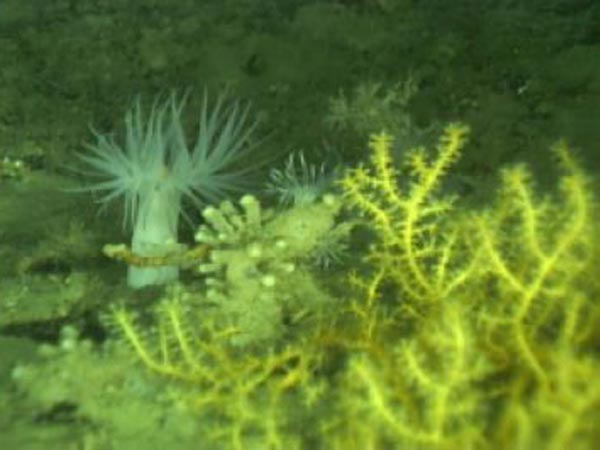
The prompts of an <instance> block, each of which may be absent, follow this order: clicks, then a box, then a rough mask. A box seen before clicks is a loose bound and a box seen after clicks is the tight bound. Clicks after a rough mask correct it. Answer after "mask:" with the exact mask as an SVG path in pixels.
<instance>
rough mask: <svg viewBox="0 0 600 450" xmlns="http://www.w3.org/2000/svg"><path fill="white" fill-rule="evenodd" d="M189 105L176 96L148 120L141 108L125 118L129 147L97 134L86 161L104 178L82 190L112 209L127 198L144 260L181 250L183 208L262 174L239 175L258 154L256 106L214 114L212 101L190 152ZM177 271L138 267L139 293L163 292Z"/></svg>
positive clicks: (131, 279) (134, 278)
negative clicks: (253, 152) (146, 289)
mask: <svg viewBox="0 0 600 450" xmlns="http://www.w3.org/2000/svg"><path fill="white" fill-rule="evenodd" d="M185 103H186V97H185V96H184V97H182V98H180V99H178V98H177V97H176V96H175V95H171V96H170V97H169V98H168V99H167V100H166V101H163V102H160V101H158V100H157V101H155V102H154V104H153V105H152V108H151V110H150V113H149V115H148V117H145V115H144V113H143V111H142V106H141V104H140V102H139V101H138V102H136V103H135V104H134V106H133V107H132V108H131V110H129V111H128V112H127V114H126V116H125V136H124V139H123V142H122V143H119V142H117V141H116V140H115V139H114V137H113V136H107V135H104V134H101V133H98V132H96V131H94V135H95V137H96V143H95V144H91V145H88V146H87V148H88V150H89V152H88V153H83V154H80V155H79V156H80V158H81V160H82V162H83V163H84V165H85V166H87V169H88V170H87V172H89V173H91V175H92V176H94V177H95V178H97V180H98V181H95V182H91V183H90V184H88V185H87V186H85V187H83V188H81V189H80V190H82V191H90V192H93V193H95V194H97V195H98V197H97V199H98V201H99V202H101V203H103V204H106V203H108V202H110V201H111V200H114V199H117V198H122V199H123V200H124V206H125V215H124V220H125V223H126V224H127V225H129V226H131V227H132V228H133V238H132V250H133V251H134V252H135V253H137V254H139V255H142V256H160V255H164V254H166V253H168V252H170V251H172V250H173V246H176V245H177V242H178V241H177V228H178V222H179V217H180V215H181V212H182V200H183V199H184V198H187V199H189V200H190V201H191V202H192V203H193V204H195V205H196V206H198V207H200V206H201V205H202V204H204V203H206V202H214V201H216V200H218V199H219V198H221V197H223V196H225V195H227V193H229V192H231V191H234V190H238V189H239V188H241V187H242V186H243V183H244V182H245V181H247V175H248V172H249V171H250V170H252V169H253V168H256V167H255V166H254V167H248V166H246V167H244V168H240V167H239V164H238V163H239V162H240V159H241V158H242V157H244V156H246V154H247V153H248V151H249V150H250V149H251V148H252V145H251V142H250V138H251V135H252V132H253V131H254V129H255V127H256V121H255V120H253V119H251V118H250V116H249V107H248V105H241V104H240V103H239V102H230V103H229V102H227V100H226V97H225V96H224V95H221V96H219V97H218V99H217V101H216V102H215V104H214V105H212V106H209V102H208V98H207V96H206V95H205V97H204V100H203V103H202V108H201V111H200V120H199V124H198V130H197V136H196V139H195V141H194V143H193V145H192V146H191V147H190V146H188V144H187V140H186V137H185V132H184V129H183V125H182V120H181V114H182V110H183V107H184V106H185ZM177 276H178V271H177V268H176V267H161V268H140V267H130V269H129V274H128V283H129V285H130V286H132V287H142V286H146V285H149V284H161V283H165V282H167V281H169V280H172V279H174V278H177Z"/></svg>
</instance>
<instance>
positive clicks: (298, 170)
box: [267, 151, 335, 206]
mask: <svg viewBox="0 0 600 450" xmlns="http://www.w3.org/2000/svg"><path fill="white" fill-rule="evenodd" d="M334 175H335V171H328V170H327V168H326V166H325V164H323V163H322V164H320V165H314V164H310V163H308V162H307V161H306V159H305V157H304V154H303V153H302V152H301V151H300V152H294V153H291V154H290V156H289V157H288V159H287V161H286V163H285V167H284V168H283V169H273V170H271V172H270V174H269V182H268V184H267V192H269V193H271V194H273V195H275V196H276V197H277V198H278V199H279V203H280V204H282V205H286V206H289V205H307V204H310V203H314V202H315V201H316V200H317V199H318V198H319V197H321V196H322V195H323V193H325V191H326V190H327V189H328V188H329V187H330V186H331V184H332V180H333V178H334Z"/></svg>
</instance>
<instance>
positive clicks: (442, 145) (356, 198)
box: [340, 124, 473, 304]
mask: <svg viewBox="0 0 600 450" xmlns="http://www.w3.org/2000/svg"><path fill="white" fill-rule="evenodd" d="M467 133H468V129H467V127H465V126H463V125H459V124H454V125H450V126H448V127H447V128H446V130H445V131H444V134H443V135H442V138H441V139H440V142H439V145H438V154H437V155H436V157H435V158H434V159H433V161H428V159H427V156H426V154H425V150H424V149H423V148H417V149H414V150H412V151H410V152H409V153H408V155H407V165H408V173H407V175H408V177H409V179H408V180H406V181H404V180H402V181H401V180H399V178H398V174H397V171H396V169H395V168H394V167H393V165H392V161H391V156H390V151H391V143H392V138H391V136H389V135H387V134H385V133H383V134H378V135H374V136H373V137H372V139H371V142H370V147H371V150H372V153H371V161H370V167H369V168H366V167H364V166H361V167H358V168H356V169H352V170H350V171H348V173H347V174H346V176H345V177H344V178H342V180H341V183H340V184H341V187H342V189H343V191H344V193H345V195H344V198H345V199H346V201H347V202H348V204H349V205H350V206H352V207H354V208H356V209H358V210H359V211H360V212H361V213H363V214H364V215H365V216H366V217H367V220H368V222H369V225H370V226H371V227H372V228H373V229H374V231H375V233H376V234H377V244H376V246H375V247H373V249H372V250H371V252H370V254H369V255H368V257H367V258H368V260H369V261H370V263H372V264H373V265H375V266H378V267H379V268H380V270H383V271H384V272H385V276H386V277H387V278H390V279H393V280H394V282H395V283H397V285H398V286H399V287H400V288H401V290H402V292H403V294H405V295H408V296H409V297H410V298H411V299H412V300H413V301H414V302H415V304H419V303H420V304H423V303H430V302H435V301H438V300H439V299H441V298H444V297H446V296H447V295H448V294H449V293H450V292H451V291H452V290H454V289H455V288H456V287H457V286H459V285H460V284H461V283H462V282H463V281H464V280H465V279H466V278H467V277H468V275H469V272H470V270H471V269H472V267H473V266H472V260H470V259H469V258H466V259H464V258H459V256H460V255H457V252H458V249H457V242H456V241H457V230H453V229H451V228H448V227H444V228H441V227H440V222H441V220H442V219H443V218H444V214H446V213H447V212H448V211H449V210H450V209H451V207H452V203H453V200H454V199H453V198H452V197H448V196H440V195H439V194H437V191H438V188H439V185H440V182H441V180H442V179H443V177H444V175H445V174H446V172H447V171H448V169H449V167H450V166H451V165H452V163H454V161H455V160H456V159H457V158H458V156H459V154H460V151H461V149H462V147H463V146H464V143H465V139H466V136H467ZM402 186H405V187H402ZM459 260H460V262H458V261H459ZM457 262H458V267H457V266H456V264H457Z"/></svg>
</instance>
